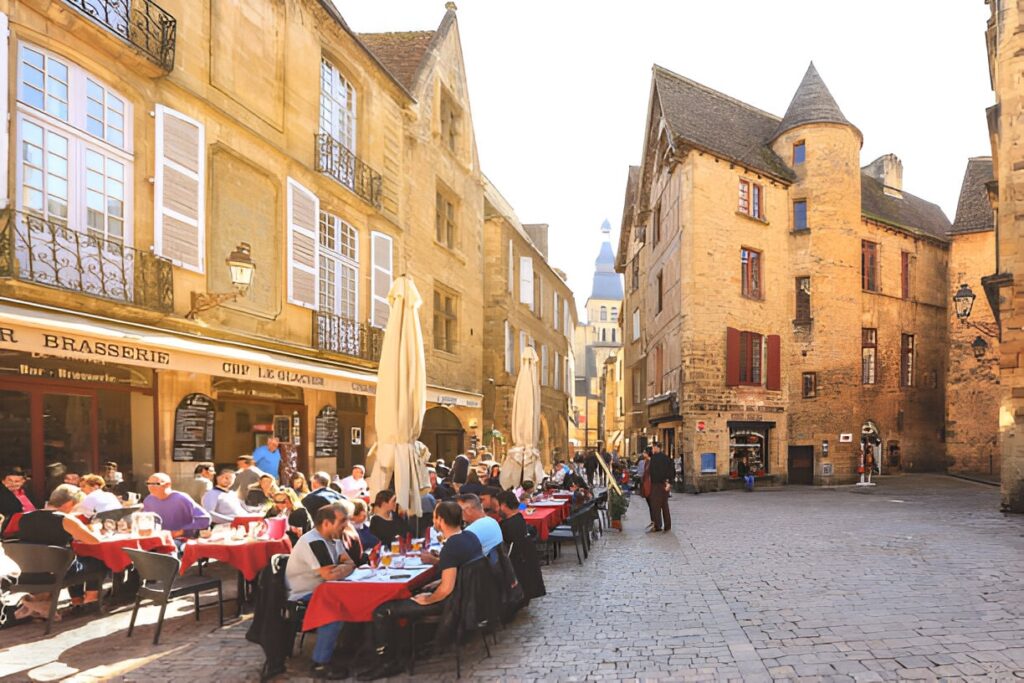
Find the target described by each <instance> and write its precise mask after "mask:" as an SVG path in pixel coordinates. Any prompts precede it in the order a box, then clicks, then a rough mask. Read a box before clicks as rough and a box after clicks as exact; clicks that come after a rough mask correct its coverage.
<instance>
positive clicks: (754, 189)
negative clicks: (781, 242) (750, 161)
mask: <svg viewBox="0 0 1024 683" xmlns="http://www.w3.org/2000/svg"><path fill="white" fill-rule="evenodd" d="M736 212H737V213H740V214H743V215H744V216H747V217H749V218H753V219H754V220H758V221H763V220H765V217H764V215H765V212H764V184H763V183H757V182H754V181H753V180H750V179H749V178H740V179H739V186H738V187H737V198H736Z"/></svg>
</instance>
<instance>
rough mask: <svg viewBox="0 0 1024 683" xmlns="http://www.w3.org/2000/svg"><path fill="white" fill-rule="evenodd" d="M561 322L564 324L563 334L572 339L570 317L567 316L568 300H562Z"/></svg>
mask: <svg viewBox="0 0 1024 683" xmlns="http://www.w3.org/2000/svg"><path fill="white" fill-rule="evenodd" d="M562 324H563V325H564V326H565V336H566V337H568V338H569V340H570V341H572V331H571V328H572V318H570V317H569V302H568V301H563V302H562Z"/></svg>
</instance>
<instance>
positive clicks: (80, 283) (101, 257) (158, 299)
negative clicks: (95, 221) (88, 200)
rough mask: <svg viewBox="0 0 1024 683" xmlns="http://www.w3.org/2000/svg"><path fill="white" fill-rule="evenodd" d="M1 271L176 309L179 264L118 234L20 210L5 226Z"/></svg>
mask: <svg viewBox="0 0 1024 683" xmlns="http://www.w3.org/2000/svg"><path fill="white" fill-rule="evenodd" d="M0 277H9V278H16V279H18V280H23V281H25V282H34V283H35V284H38V285H44V286H46V287H54V288H57V289H63V290H67V291H69V292H75V293H81V294H84V295H86V296H92V297H96V298H99V299H106V300H108V301H116V302H118V303H125V304H131V305H133V306H140V307H142V308H147V309H150V310H153V311H159V312H161V313H170V312H171V311H172V310H173V309H174V267H173V266H172V265H171V262H170V261H169V260H167V259H165V258H161V257H159V256H154V255H153V254H151V253H149V252H147V251H139V250H138V249H133V248H132V247H128V246H125V245H124V244H122V243H121V242H119V241H117V240H111V239H106V238H103V237H98V236H96V235H92V234H89V233H85V232H80V231H78V230H75V229H74V228H70V227H68V226H67V225H66V224H64V223H62V222H57V221H49V220H46V219H44V218H42V217H40V216H38V215H35V214H31V213H24V212H21V211H17V212H8V214H7V220H6V222H5V223H4V224H3V225H2V226H0Z"/></svg>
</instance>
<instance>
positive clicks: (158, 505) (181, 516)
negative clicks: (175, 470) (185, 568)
mask: <svg viewBox="0 0 1024 683" xmlns="http://www.w3.org/2000/svg"><path fill="white" fill-rule="evenodd" d="M146 489H147V490H148V491H149V495H148V496H146V499H145V500H144V501H142V509H143V510H145V511H146V512H155V513H157V514H158V515H160V526H161V527H162V528H163V529H164V531H170V532H171V535H172V536H174V537H175V538H180V537H182V536H184V535H186V534H188V535H190V536H192V535H195V532H196V531H199V530H200V529H207V528H209V526H210V515H209V514H208V513H207V512H206V510H204V509H203V508H201V507H199V504H198V503H196V502H195V501H194V500H192V499H191V498H190V497H189V496H187V495H185V494H184V493H182V492H181V491H174V490H172V489H171V478H170V477H169V476H168V475H166V474H164V473H163V472H154V473H153V474H151V475H149V476H148V477H147V478H146Z"/></svg>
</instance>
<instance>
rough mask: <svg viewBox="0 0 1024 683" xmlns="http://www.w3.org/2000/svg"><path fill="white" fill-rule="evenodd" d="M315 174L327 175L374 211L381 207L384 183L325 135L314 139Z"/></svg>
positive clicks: (344, 148)
mask: <svg viewBox="0 0 1024 683" xmlns="http://www.w3.org/2000/svg"><path fill="white" fill-rule="evenodd" d="M316 170H317V171H320V172H321V173H326V174H327V175H329V176H331V177H332V178H334V179H335V180H337V181H338V182H339V183H341V184H342V185H344V186H345V187H347V188H348V189H350V190H352V191H353V192H355V193H356V194H357V195H359V196H360V197H362V198H363V199H365V200H366V201H367V202H369V203H370V204H372V205H373V206H374V207H376V208H378V209H379V208H380V206H381V195H382V190H383V187H384V179H383V178H382V177H381V175H380V173H377V172H376V171H374V170H373V169H372V168H370V167H369V166H367V165H366V163H365V162H364V161H363V160H362V159H360V158H359V157H357V156H356V155H355V154H353V153H352V152H351V151H349V149H348V148H347V147H345V145H343V144H341V143H340V142H338V141H337V140H335V139H334V138H333V137H331V136H330V135H328V134H327V133H318V134H317V136H316Z"/></svg>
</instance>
